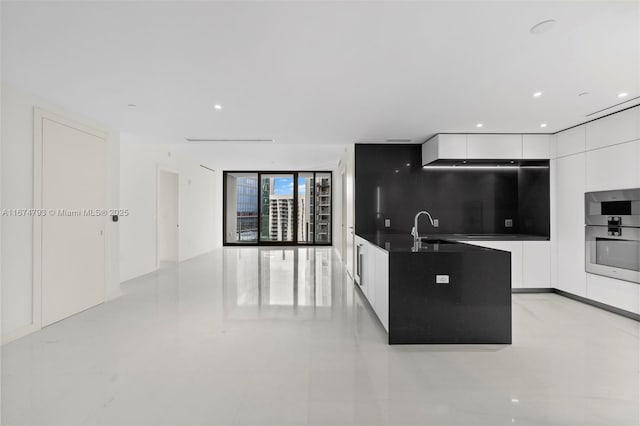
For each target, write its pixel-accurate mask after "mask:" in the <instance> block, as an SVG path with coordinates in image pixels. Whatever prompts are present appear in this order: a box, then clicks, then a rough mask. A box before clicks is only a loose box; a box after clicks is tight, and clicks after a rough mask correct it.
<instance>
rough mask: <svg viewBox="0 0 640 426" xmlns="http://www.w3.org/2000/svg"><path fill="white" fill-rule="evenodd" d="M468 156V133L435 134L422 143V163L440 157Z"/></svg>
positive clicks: (451, 158)
mask: <svg viewBox="0 0 640 426" xmlns="http://www.w3.org/2000/svg"><path fill="white" fill-rule="evenodd" d="M441 158H444V159H449V160H456V159H461V160H464V159H466V158H467V135H446V134H441V135H435V136H434V137H432V138H431V139H429V140H428V141H426V142H425V143H423V144H422V165H425V164H429V163H433V162H434V161H436V160H438V159H441Z"/></svg>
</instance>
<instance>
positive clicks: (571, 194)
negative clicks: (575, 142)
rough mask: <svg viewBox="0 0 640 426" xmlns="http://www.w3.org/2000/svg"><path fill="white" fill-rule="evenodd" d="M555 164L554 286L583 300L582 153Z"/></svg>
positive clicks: (584, 282) (561, 159) (583, 186)
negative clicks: (555, 278)
mask: <svg viewBox="0 0 640 426" xmlns="http://www.w3.org/2000/svg"><path fill="white" fill-rule="evenodd" d="M556 164H557V165H556V177H557V182H556V212H557V213H556V216H557V232H556V235H557V248H558V264H557V269H558V272H557V273H558V282H557V286H558V288H559V289H560V290H564V291H566V292H569V293H573V294H576V295H578V296H583V297H584V296H586V273H585V238H584V192H585V154H584V153H580V154H575V155H571V156H567V157H563V158H558V160H557V161H556Z"/></svg>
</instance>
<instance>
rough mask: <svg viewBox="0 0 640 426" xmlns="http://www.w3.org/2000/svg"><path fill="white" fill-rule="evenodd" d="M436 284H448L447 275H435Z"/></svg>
mask: <svg viewBox="0 0 640 426" xmlns="http://www.w3.org/2000/svg"><path fill="white" fill-rule="evenodd" d="M436 284H449V275H436Z"/></svg>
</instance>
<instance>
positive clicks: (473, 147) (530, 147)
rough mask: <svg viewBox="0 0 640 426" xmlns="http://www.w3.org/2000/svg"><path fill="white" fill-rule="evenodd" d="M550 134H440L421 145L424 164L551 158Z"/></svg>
mask: <svg viewBox="0 0 640 426" xmlns="http://www.w3.org/2000/svg"><path fill="white" fill-rule="evenodd" d="M551 140H552V136H551V135H521V134H495V135H491V134H486V135H485V134H482V135H481V134H439V135H436V136H434V137H432V138H431V139H429V140H428V141H426V142H425V143H423V144H422V165H423V166H424V165H427V164H430V163H433V162H434V161H436V160H466V159H469V160H493V159H507V160H519V159H538V160H541V159H548V158H550V154H551Z"/></svg>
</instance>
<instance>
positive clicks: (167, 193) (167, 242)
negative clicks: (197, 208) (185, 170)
mask: <svg viewBox="0 0 640 426" xmlns="http://www.w3.org/2000/svg"><path fill="white" fill-rule="evenodd" d="M178 185H179V177H178V174H177V173H173V172H168V171H165V170H160V171H159V173H158V212H157V214H158V237H157V238H158V262H177V261H178V239H179V235H178V232H179V228H178V223H179V222H178V191H179V189H178Z"/></svg>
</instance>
